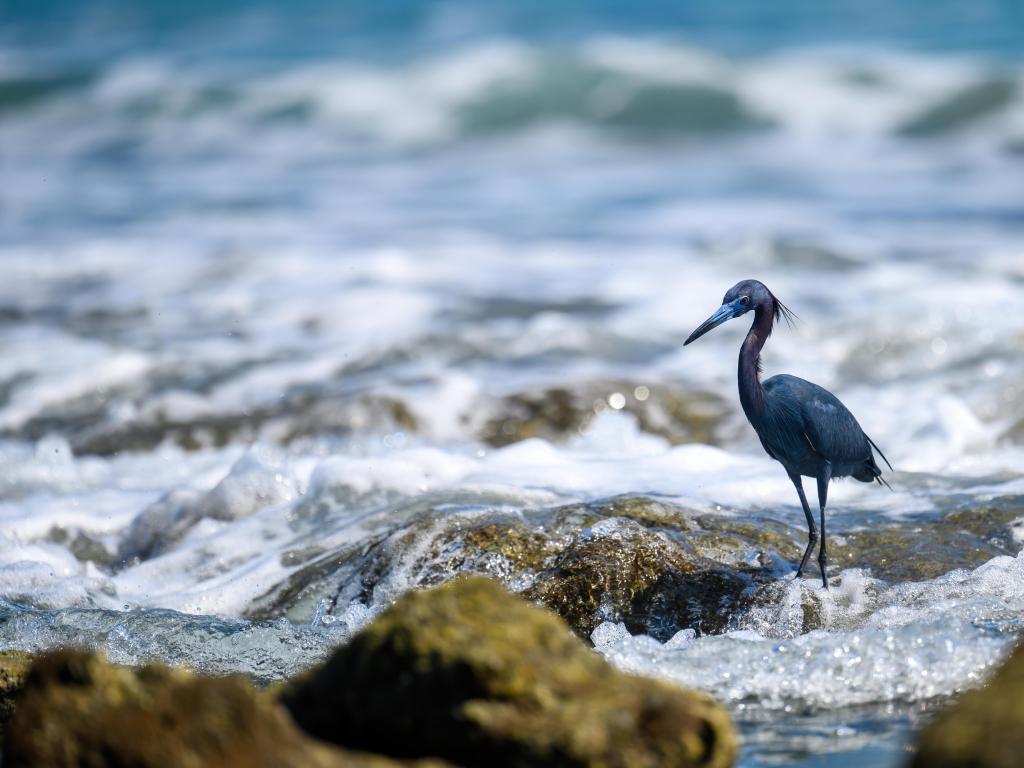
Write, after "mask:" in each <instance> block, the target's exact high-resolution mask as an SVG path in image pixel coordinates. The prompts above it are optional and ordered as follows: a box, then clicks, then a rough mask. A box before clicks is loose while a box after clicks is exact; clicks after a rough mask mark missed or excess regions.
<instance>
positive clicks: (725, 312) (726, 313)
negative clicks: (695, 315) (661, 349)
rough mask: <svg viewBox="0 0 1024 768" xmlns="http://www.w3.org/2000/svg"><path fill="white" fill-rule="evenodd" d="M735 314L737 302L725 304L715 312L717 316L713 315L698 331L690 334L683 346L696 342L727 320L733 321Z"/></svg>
mask: <svg viewBox="0 0 1024 768" xmlns="http://www.w3.org/2000/svg"><path fill="white" fill-rule="evenodd" d="M735 314H736V302H730V303H728V304H723V305H722V306H720V307H719V308H718V311H717V312H715V314H713V315H712V316H711V317H709V318H708V319H707V320H705V321H704V322H703V323H701V324H700V326H699V327H698V328H697V330H695V331H694V332H693V333H691V334H690V336H689V338H688V339H687V340H686V341H684V342H683V346H684V347H685V346H686V345H687V344H689V343H690V342H691V341H696V340H697V339H699V338H700V337H701V336H703V335H704V334H705V333H707V332H708V331H710V330H711V329H712V328H717V327H718V326H720V325H721V324H722V323H724V322H725V321H726V320H731V319H732V318H733V317H735Z"/></svg>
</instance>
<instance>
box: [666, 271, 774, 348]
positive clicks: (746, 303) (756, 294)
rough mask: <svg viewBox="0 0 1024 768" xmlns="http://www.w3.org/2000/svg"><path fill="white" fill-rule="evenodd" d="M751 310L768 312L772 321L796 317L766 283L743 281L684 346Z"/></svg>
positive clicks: (728, 293) (730, 291)
mask: <svg viewBox="0 0 1024 768" xmlns="http://www.w3.org/2000/svg"><path fill="white" fill-rule="evenodd" d="M751 310H755V311H758V312H767V313H768V316H769V317H771V318H772V321H775V320H778V319H779V317H785V318H786V320H787V321H790V320H791V319H792V317H793V316H794V315H793V313H792V312H790V311H789V309H788V308H787V307H786V305H784V304H783V303H782V302H781V301H779V300H778V299H777V298H775V296H774V295H773V294H772V292H771V291H769V290H768V288H767V287H766V286H765V284H764V283H762V282H760V281H759V280H741V281H740V282H738V283H736V285H734V286H733V287H732V288H730V289H729V290H728V291H726V292H725V296H724V297H723V298H722V306H720V307H719V308H718V310H717V311H716V312H715V313H714V314H713V315H712V316H711V317H709V318H708V319H707V320H705V321H704V322H703V323H701V324H700V326H699V327H698V328H697V329H696V330H695V331H694V332H693V333H691V334H690V336H689V338H687V339H686V341H684V342H683V346H684V347H685V346H686V345H687V344H689V343H690V342H691V341H696V340H697V339H699V338H700V337H701V336H703V335H704V334H705V333H707V332H708V331H710V330H711V329H712V328H717V327H718V326H720V325H721V324H722V323H724V322H725V321H726V320H731V319H732V318H734V317H740V316H741V315H745V314H747V312H750V311H751Z"/></svg>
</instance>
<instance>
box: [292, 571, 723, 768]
mask: <svg viewBox="0 0 1024 768" xmlns="http://www.w3.org/2000/svg"><path fill="white" fill-rule="evenodd" d="M282 701H283V702H284V704H285V705H286V706H287V707H288V709H289V710H290V711H291V712H292V715H293V716H294V718H295V720H296V722H298V723H299V725H300V726H301V727H302V728H304V729H305V730H307V731H308V732H310V733H312V734H313V735H315V736H317V737H318V738H322V739H326V740H329V741H333V742H335V743H338V744H344V745H346V746H348V747H352V748H358V749H366V750H371V751H378V752H388V753H389V754H393V755H396V756H400V757H416V756H420V755H438V756H440V757H442V758H445V759H449V760H452V761H454V762H457V763H462V764H465V765H487V766H497V767H498V768H500V767H501V766H510V767H511V766H581V767H582V766H588V767H593V768H597V767H598V766H621V767H622V768H626V767H629V768H634V767H635V768H640V767H642V766H650V767H651V768H654V767H655V766H657V767H659V768H671V767H672V766H708V767H709V768H713V767H715V766H728V765H731V764H732V761H733V759H734V757H735V752H736V741H735V734H734V731H733V727H732V724H731V722H730V719H729V716H728V714H727V713H726V712H725V710H724V709H723V708H722V707H721V706H719V705H718V704H716V703H715V702H713V701H712V700H711V699H709V698H708V697H707V696H705V695H703V694H700V693H694V692H690V691H686V690H683V689H681V688H677V687H676V686H673V685H670V684H668V683H664V682H660V681H655V680H649V679H645V678H640V677H634V676H631V675H626V674H623V673H621V672H618V671H617V670H615V669H614V668H612V667H611V666H610V665H609V664H608V663H607V662H606V661H604V660H603V659H602V658H601V657H599V656H598V655H596V654H594V653H592V652H591V651H589V650H588V649H587V648H585V647H584V646H583V645H582V643H580V641H579V640H577V639H576V638H575V637H573V635H572V634H571V633H570V632H569V630H568V628H567V627H566V625H565V624H564V623H563V622H562V621H561V620H559V619H558V617H556V616H554V615H553V614H551V613H549V612H547V611H545V610H542V609H540V608H537V607H535V606H532V605H529V604H528V603H526V602H524V601H522V600H520V599H518V598H516V597H514V596H512V595H510V594H509V593H508V592H506V591H505V590H504V589H503V588H502V587H501V586H500V585H499V584H497V583H496V582H494V581H491V580H489V579H482V578H477V577H470V578H462V579H457V580H455V581H453V582H450V583H448V584H446V585H444V586H442V587H440V588H438V589H435V590H431V591H422V592H413V593H410V594H408V595H406V596H405V597H403V598H401V599H400V600H399V601H398V602H397V603H395V605H394V606H393V607H392V608H391V609H390V610H388V611H387V612H385V613H384V614H383V615H382V616H381V617H380V618H378V619H377V620H376V621H375V622H373V624H371V625H370V626H369V627H368V628H366V629H365V630H363V631H362V632H361V633H360V634H358V635H357V636H356V637H355V638H354V639H353V640H352V641H351V642H350V643H349V644H348V645H346V646H345V647H343V648H341V649H339V650H338V651H337V652H336V653H335V654H334V656H333V657H332V658H331V659H330V660H329V661H328V662H327V663H326V664H325V665H324V666H323V667H321V668H320V669H317V670H314V671H313V672H311V673H309V674H307V675H306V676H305V677H304V678H301V679H300V680H298V681H296V682H295V683H293V684H292V685H291V686H290V687H288V688H287V689H286V690H285V692H284V693H283V696H282Z"/></svg>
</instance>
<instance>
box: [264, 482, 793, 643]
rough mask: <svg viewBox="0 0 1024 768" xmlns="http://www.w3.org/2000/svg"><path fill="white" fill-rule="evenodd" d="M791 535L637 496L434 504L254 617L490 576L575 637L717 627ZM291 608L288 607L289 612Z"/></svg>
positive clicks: (386, 598)
mask: <svg viewBox="0 0 1024 768" xmlns="http://www.w3.org/2000/svg"><path fill="white" fill-rule="evenodd" d="M798 536H799V531H798V530H796V529H795V528H794V529H788V528H786V527H785V526H783V525H781V524H779V523H777V522H774V521H769V520H765V521H764V522H763V524H758V521H756V520H755V521H750V520H748V521H745V522H744V521H741V520H739V519H737V518H734V517H731V516H727V515H721V516H718V515H703V514H699V513H696V512H694V511H693V510H687V509H684V508H682V507H679V506H676V505H673V504H669V503H666V502H662V501H658V500H656V499H651V498H648V497H644V496H621V497H615V498H611V499H605V500H601V501H597V502H592V503H587V504H567V505H563V506H557V507H537V508H530V509H526V510H522V511H520V512H509V511H504V510H502V509H501V508H499V509H496V510H493V511H490V510H488V511H481V510H480V508H479V506H477V505H473V506H471V507H468V508H466V507H463V508H459V507H457V506H455V505H451V504H440V503H438V504H437V505H435V506H432V507H429V508H426V509H424V510H423V511H422V512H420V513H418V514H415V515H414V516H412V518H411V520H410V521H409V522H408V523H406V524H405V525H402V526H400V527H398V528H396V529H394V530H392V531H390V532H389V533H387V534H386V535H384V536H381V537H380V538H378V539H376V540H374V541H372V542H370V543H369V544H366V543H365V542H364V543H363V544H362V545H360V546H358V547H353V546H350V545H345V546H343V547H340V548H339V549H337V550H334V551H332V552H329V553H327V554H324V555H322V556H320V557H318V558H317V559H316V560H314V561H313V562H310V563H309V564H308V565H306V566H304V567H303V568H301V569H299V570H298V571H296V572H295V573H294V574H292V576H291V577H290V578H289V579H288V580H287V581H286V582H285V583H284V584H282V585H280V586H279V587H277V588H275V590H273V593H272V594H268V596H267V597H266V598H265V601H263V602H262V604H261V605H260V606H259V607H258V608H257V609H256V610H254V611H253V612H252V613H251V615H252V617H254V618H264V619H266V618H272V617H274V616H279V615H282V614H284V615H287V616H288V617H289V618H291V619H292V620H294V621H307V622H308V621H309V620H310V619H311V617H312V612H313V611H314V610H315V609H316V608H317V606H318V605H320V604H321V601H326V603H327V606H328V611H329V612H331V613H333V612H340V611H343V610H344V609H345V607H346V606H347V605H349V604H350V603H352V602H359V603H362V604H364V605H380V604H387V603H389V602H390V601H391V600H393V599H395V598H396V597H397V596H398V595H399V594H401V593H402V592H403V591H405V590H407V589H408V588H409V587H410V586H417V587H423V586H434V585H437V584H440V583H442V582H444V581H447V580H448V579H450V578H452V576H453V575H456V574H463V573H476V574H484V575H488V576H492V577H494V578H497V579H499V580H501V581H502V583H503V584H504V585H505V586H506V587H507V588H508V589H510V590H512V591H513V592H517V593H521V594H523V595H524V596H525V597H528V598H529V599H531V600H534V601H537V602H540V603H543V604H544V605H546V606H547V607H549V608H551V609H553V610H555V611H556V612H557V613H559V614H560V615H561V616H562V617H563V618H564V619H565V620H566V621H567V622H568V623H569V625H570V626H571V627H572V628H573V630H575V631H576V632H577V633H578V634H579V635H580V636H581V637H582V638H589V637H590V633H591V632H592V631H593V629H594V628H595V627H596V626H597V625H598V624H600V623H601V622H603V621H615V622H620V621H621V622H623V623H625V624H626V625H627V626H628V627H629V628H630V629H631V630H632V631H634V632H643V633H646V634H651V635H653V636H654V637H657V638H659V639H668V638H669V637H671V636H672V635H673V634H675V633H676V632H678V631H679V630H681V629H685V628H690V627H692V628H694V629H697V630H698V631H701V632H716V631H721V630H722V629H723V628H726V627H727V626H728V625H729V624H730V622H731V621H732V618H733V612H732V610H731V606H733V605H734V604H735V603H736V601H737V599H738V597H739V595H740V594H741V593H743V592H744V591H745V590H748V589H749V588H750V587H751V585H752V584H757V583H759V582H762V581H766V580H771V579H772V578H774V574H775V569H776V568H777V564H778V562H779V560H780V556H779V554H778V552H780V551H781V552H783V553H785V555H787V556H790V557H796V556H798V555H799V552H800V550H799V548H798V546H797V544H796V543H795V542H796V541H798V540H799V538H798ZM296 609H298V610H296Z"/></svg>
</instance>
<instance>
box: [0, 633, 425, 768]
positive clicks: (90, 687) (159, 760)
mask: <svg viewBox="0 0 1024 768" xmlns="http://www.w3.org/2000/svg"><path fill="white" fill-rule="evenodd" d="M16 706H17V709H16V711H15V713H14V717H13V718H12V720H11V722H10V724H9V725H10V727H9V728H8V729H7V733H6V742H5V744H4V755H3V764H4V766H5V768H22V767H24V768H28V767H30V766H31V768H65V767H67V768H70V767H72V766H108V767H111V768H119V767H122V766H123V767H124V768H128V767H129V766H130V767H131V768H164V767H166V768H181V766H192V767H193V768H204V767H206V766H209V768H214V767H215V766H216V767H219V768H235V767H237V768H243V766H246V767H250V766H252V767H256V768H259V767H265V768H271V767H273V768H395V767H396V766H397V765H399V764H398V763H396V762H394V761H392V760H389V759H387V758H382V757H377V756H373V755H362V754H358V753H351V752H346V751H344V750H341V749H338V748H336V747H333V746H331V745H327V744H323V743H320V742H317V741H315V740H314V739H311V738H309V737H308V736H306V735H305V734H303V733H301V732H300V731H299V730H298V729H297V728H296V727H295V725H294V724H293V723H292V722H291V720H290V719H289V717H288V715H287V713H286V712H285V711H284V710H283V709H282V708H281V707H279V706H278V705H276V704H274V703H273V702H272V701H271V700H270V698H269V697H268V696H267V695H266V694H262V693H259V692H258V691H256V690H255V689H253V688H252V687H251V686H250V685H249V684H248V683H247V682H245V681H244V680H243V679H242V678H238V677H234V678H200V677H196V676H194V675H192V674H191V673H189V672H186V671H184V670H173V669H168V668H167V667H161V666H148V667H143V668H141V669H138V670H131V669H126V668H122V667H115V666H112V665H110V664H108V663H106V662H105V661H103V660H102V658H100V657H99V656H97V655H96V654H92V653H87V652H84V651H74V650H63V651H56V652H52V653H49V654H46V655H44V656H42V657H40V658H39V659H38V660H37V661H36V662H35V664H34V665H33V666H32V669H31V671H30V672H29V674H28V677H27V678H26V679H25V683H24V688H23V690H22V693H21V695H20V696H19V698H18V700H17V704H16ZM427 765H428V764H426V763H423V764H421V766H422V768H427ZM432 765H433V766H435V768H437V766H439V765H440V764H437V763H434V764H432Z"/></svg>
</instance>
